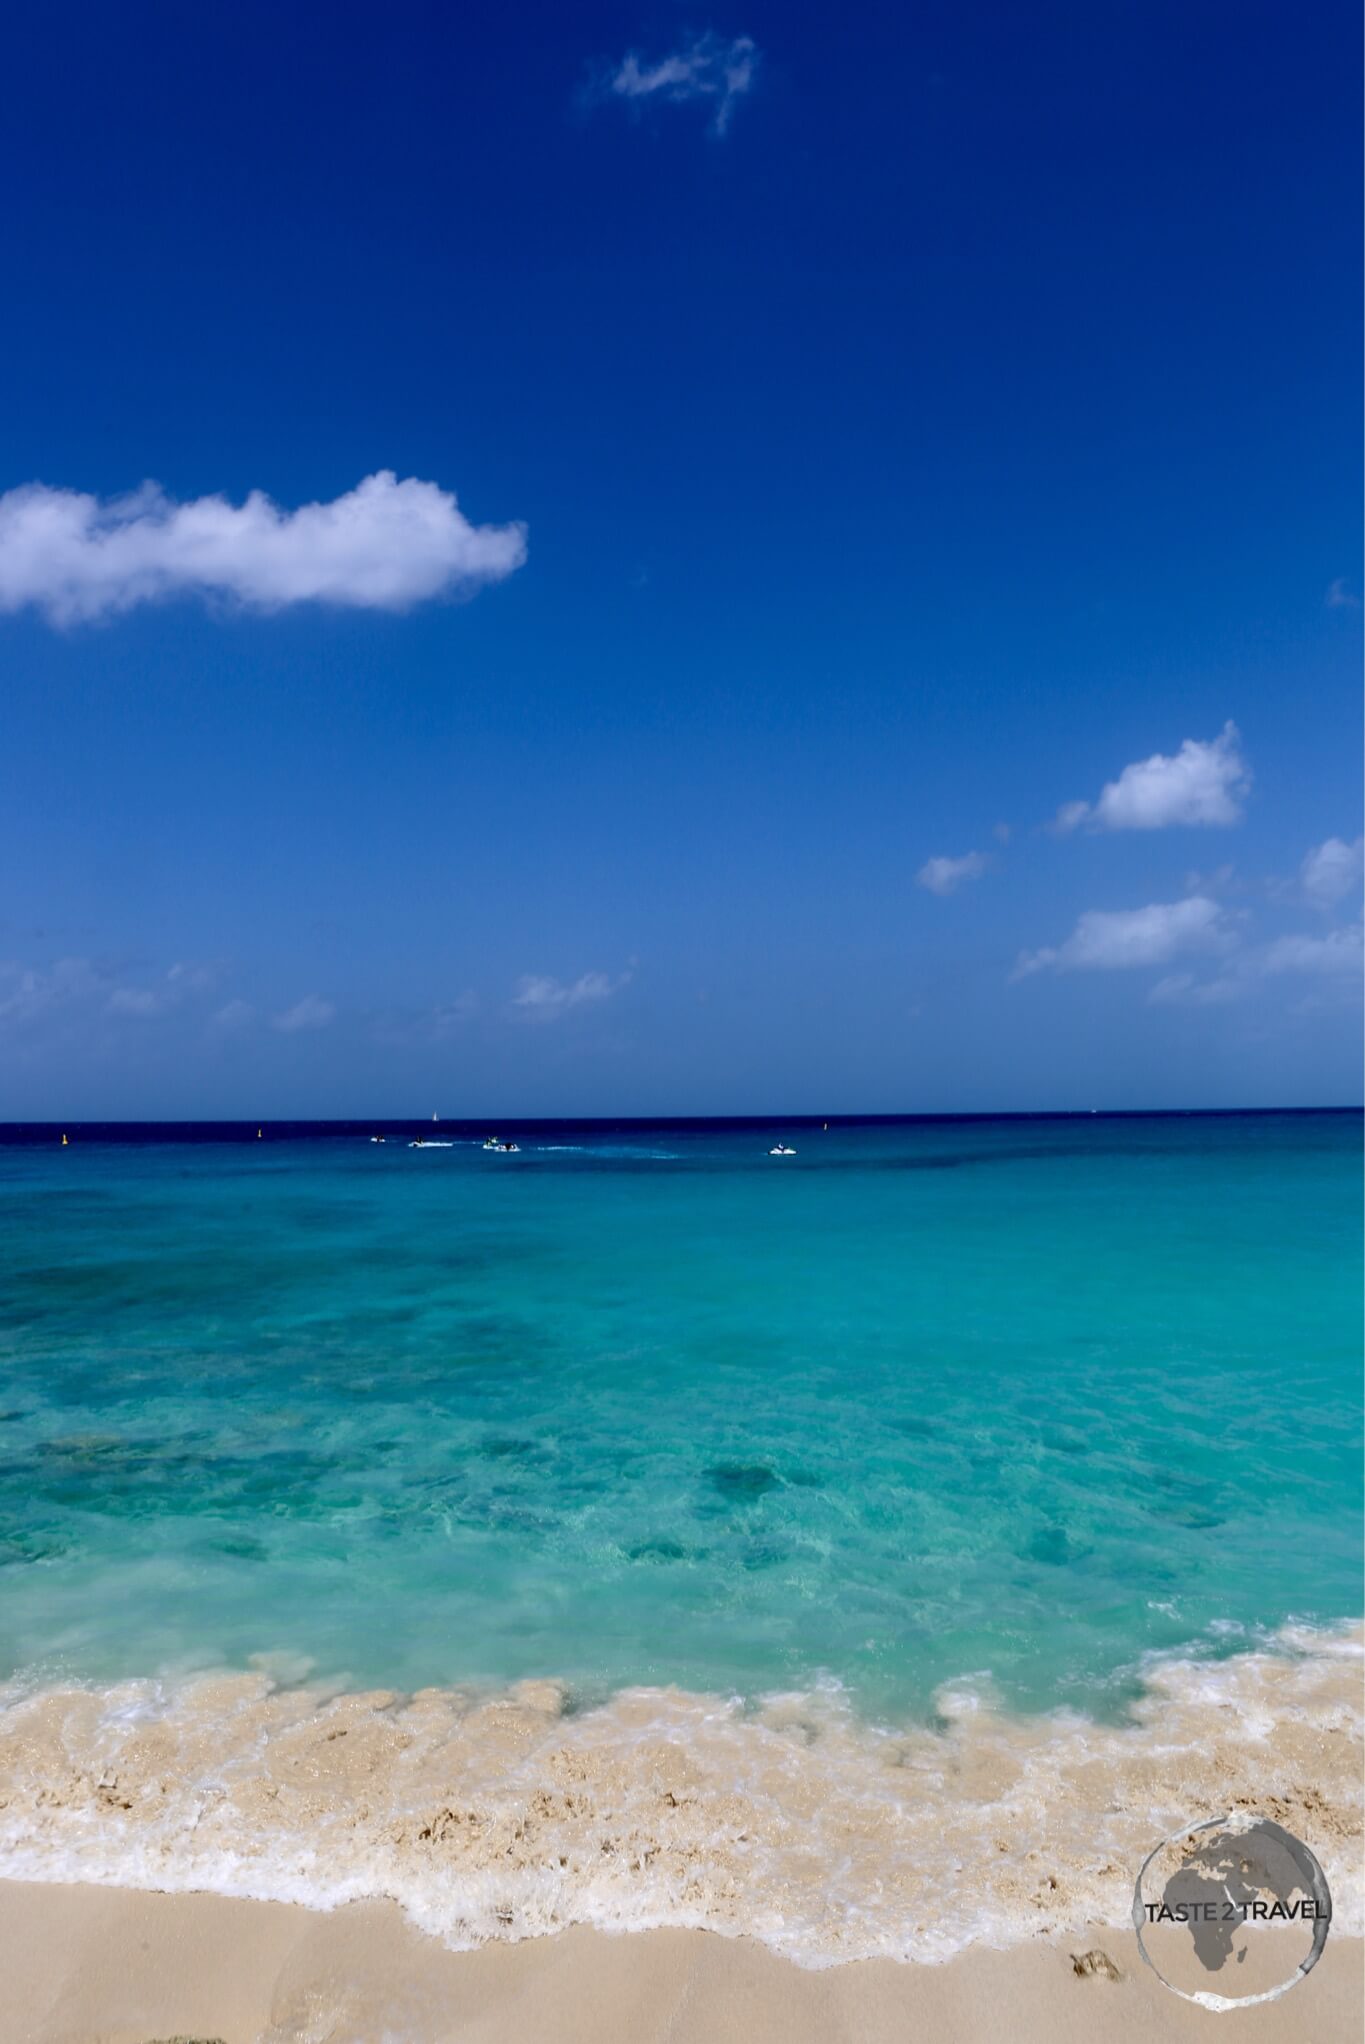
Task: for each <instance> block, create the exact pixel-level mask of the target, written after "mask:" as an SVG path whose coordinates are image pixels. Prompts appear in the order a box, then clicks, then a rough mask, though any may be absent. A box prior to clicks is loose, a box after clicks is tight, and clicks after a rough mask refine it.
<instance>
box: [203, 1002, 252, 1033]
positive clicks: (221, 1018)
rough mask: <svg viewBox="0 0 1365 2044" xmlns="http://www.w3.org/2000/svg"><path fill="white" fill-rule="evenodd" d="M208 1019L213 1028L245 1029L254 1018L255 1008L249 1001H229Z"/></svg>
mask: <svg viewBox="0 0 1365 2044" xmlns="http://www.w3.org/2000/svg"><path fill="white" fill-rule="evenodd" d="M209 1019H210V1021H211V1023H212V1025H213V1027H214V1028H215V1029H245V1028H247V1027H248V1026H249V1025H250V1024H251V1023H252V1022H254V1021H255V1020H256V1010H255V1009H254V1008H253V1007H252V1005H251V1003H250V1001H229V1002H228V1003H227V1004H226V1006H225V1007H222V1008H219V1010H218V1011H217V1013H216V1014H215V1015H212V1016H211V1017H210V1018H209Z"/></svg>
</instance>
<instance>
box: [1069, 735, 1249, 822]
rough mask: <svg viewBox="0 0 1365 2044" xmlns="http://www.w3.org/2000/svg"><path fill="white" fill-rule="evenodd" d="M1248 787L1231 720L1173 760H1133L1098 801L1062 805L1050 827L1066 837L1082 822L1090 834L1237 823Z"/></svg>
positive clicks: (1186, 745)
mask: <svg viewBox="0 0 1365 2044" xmlns="http://www.w3.org/2000/svg"><path fill="white" fill-rule="evenodd" d="M1250 785H1251V770H1250V768H1249V767H1248V766H1247V763H1246V761H1245V759H1244V758H1243V757H1242V754H1241V751H1240V741H1239V737H1238V732H1237V726H1236V725H1235V724H1233V723H1230V722H1229V723H1227V724H1225V725H1224V726H1223V728H1222V730H1221V731H1220V732H1219V734H1218V736H1217V737H1216V738H1212V739H1209V740H1208V741H1207V742H1205V741H1203V740H1201V739H1198V738H1187V739H1186V740H1185V742H1184V744H1183V745H1182V746H1181V748H1180V750H1179V752H1177V753H1175V754H1174V755H1172V756H1170V757H1168V756H1167V755H1166V754H1165V753H1161V752H1154V753H1153V754H1152V757H1151V758H1150V759H1142V760H1135V761H1134V762H1133V763H1132V765H1131V766H1126V767H1125V768H1124V769H1123V772H1122V773H1121V774H1120V775H1119V777H1118V779H1117V780H1116V781H1110V782H1109V783H1108V784H1107V785H1106V786H1105V788H1104V789H1103V790H1102V791H1101V793H1100V796H1099V799H1098V801H1096V802H1094V803H1093V804H1092V803H1089V802H1067V803H1064V804H1063V806H1062V808H1061V809H1059V810H1058V812H1057V815H1056V819H1055V821H1054V823H1053V826H1052V827H1053V829H1054V830H1055V831H1059V832H1061V833H1062V834H1063V835H1065V833H1067V832H1068V831H1073V830H1077V829H1079V827H1080V826H1081V825H1082V824H1085V825H1086V826H1087V828H1088V829H1090V830H1166V829H1168V828H1169V827H1170V826H1171V825H1172V824H1180V823H1184V824H1228V823H1236V822H1237V820H1238V818H1239V817H1240V816H1241V814H1242V808H1241V805H1242V800H1243V798H1244V797H1245V795H1246V792H1247V789H1248V788H1249V787H1250Z"/></svg>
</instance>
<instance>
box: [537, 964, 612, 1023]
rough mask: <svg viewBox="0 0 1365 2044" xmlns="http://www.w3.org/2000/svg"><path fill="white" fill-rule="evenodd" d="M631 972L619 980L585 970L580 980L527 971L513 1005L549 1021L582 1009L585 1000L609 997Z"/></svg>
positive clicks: (539, 1018) (541, 1019)
mask: <svg viewBox="0 0 1365 2044" xmlns="http://www.w3.org/2000/svg"><path fill="white" fill-rule="evenodd" d="M629 978H630V974H629V973H628V972H624V973H622V975H621V977H620V978H619V979H609V978H608V976H607V974H606V973H605V972H585V973H582V974H581V975H580V976H579V977H578V978H577V979H575V980H570V981H568V982H565V981H564V980H559V979H550V978H549V977H548V976H547V975H544V974H537V973H527V974H526V975H525V976H524V977H523V978H522V979H521V980H519V981H518V983H517V991H516V993H515V994H514V995H513V996H512V1006H513V1007H514V1008H520V1009H521V1010H522V1011H523V1013H524V1014H526V1015H528V1016H531V1017H533V1018H534V1019H535V1020H537V1021H542V1022H549V1021H553V1020H555V1019H556V1018H557V1017H558V1016H560V1015H564V1014H567V1013H568V1011H569V1009H570V1008H580V1007H582V1006H583V1005H584V1003H585V1002H592V1001H605V1000H609V999H610V997H611V996H612V994H614V993H617V992H618V991H619V990H620V989H621V988H622V987H623V986H625V984H626V982H627V981H628V980H629Z"/></svg>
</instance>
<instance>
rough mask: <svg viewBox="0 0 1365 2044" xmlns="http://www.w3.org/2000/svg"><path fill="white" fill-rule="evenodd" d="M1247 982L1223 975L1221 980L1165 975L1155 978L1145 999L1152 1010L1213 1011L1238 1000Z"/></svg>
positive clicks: (1176, 974)
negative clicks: (1206, 1009) (1156, 1008)
mask: <svg viewBox="0 0 1365 2044" xmlns="http://www.w3.org/2000/svg"><path fill="white" fill-rule="evenodd" d="M1246 988H1247V981H1246V980H1245V979H1244V978H1235V977H1233V976H1232V975H1231V974H1226V973H1225V974H1224V976H1223V977H1222V978H1221V979H1207V980H1197V979H1196V978H1195V976H1194V974H1193V973H1192V972H1172V973H1168V974H1167V976H1166V977H1165V979H1159V980H1158V981H1157V983H1156V985H1155V986H1154V987H1153V988H1152V991H1151V992H1150V993H1149V994H1148V996H1147V999H1148V1000H1149V1001H1150V1002H1151V1003H1152V1004H1153V1006H1155V1007H1167V1008H1175V1007H1186V1008H1214V1007H1222V1006H1224V1005H1225V1004H1226V1003H1227V1002H1228V1001H1239V1000H1240V999H1241V998H1242V995H1243V994H1244V993H1245V992H1246Z"/></svg>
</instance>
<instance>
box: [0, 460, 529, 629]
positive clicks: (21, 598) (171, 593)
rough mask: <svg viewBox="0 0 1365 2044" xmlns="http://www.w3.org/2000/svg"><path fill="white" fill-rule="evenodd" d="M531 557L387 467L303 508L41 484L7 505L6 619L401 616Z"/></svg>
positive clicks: (0, 603)
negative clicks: (213, 605) (333, 609)
mask: <svg viewBox="0 0 1365 2044" xmlns="http://www.w3.org/2000/svg"><path fill="white" fill-rule="evenodd" d="M525 558H526V529H525V527H524V526H522V525H471V524H470V522H469V520H468V519H467V518H466V517H465V516H464V514H463V512H462V511H461V510H460V508H459V505H458V504H457V503H456V501H455V498H454V496H453V495H452V493H451V492H450V491H449V490H442V489H440V488H438V487H437V485H436V484H435V483H424V482H419V481H418V480H417V479H416V478H415V477H408V478H407V479H406V480H404V481H402V482H400V481H399V480H398V478H397V476H396V475H394V473H393V472H392V470H388V469H385V470H381V471H380V472H379V473H378V474H376V475H372V476H367V477H366V478H365V480H364V481H363V482H362V483H359V484H357V486H356V487H355V489H353V490H349V491H348V492H347V493H346V494H345V495H344V496H341V497H336V498H333V499H332V501H331V502H330V503H326V504H304V505H301V506H300V507H299V508H298V510H296V511H284V510H281V509H280V507H279V506H278V505H277V504H275V503H273V502H272V501H271V499H270V498H269V497H267V496H266V495H265V494H264V492H262V491H260V490H253V491H252V492H251V494H250V496H249V497H248V498H247V499H246V501H245V503H243V504H231V503H229V502H228V500H227V498H226V497H196V498H194V499H193V500H192V501H190V502H187V503H177V502H176V501H175V500H174V499H173V498H171V497H168V496H167V495H166V493H165V492H164V490H162V489H161V488H160V487H159V486H158V485H157V484H155V483H145V484H144V485H143V487H142V488H141V489H140V490H138V491H136V492H134V494H133V495H131V496H127V497H114V498H106V499H103V500H101V499H100V498H98V497H94V496H90V495H87V494H86V493H85V492H83V491H80V490H62V489H49V488H48V487H47V485H46V484H43V483H26V484H24V485H23V486H22V487H21V488H19V489H15V490H9V491H6V492H5V494H4V495H3V496H0V611H18V610H23V609H25V608H28V607H32V608H34V609H36V610H38V611H40V612H41V613H42V614H43V615H44V616H45V617H46V618H47V619H48V620H49V621H50V622H51V623H53V624H57V625H70V624H76V623H81V622H84V621H88V620H91V619H95V618H102V617H108V616H111V615H113V614H114V613H117V612H120V611H126V610H131V609H133V608H134V606H135V605H137V604H140V603H157V602H165V601H168V600H170V599H171V598H174V597H187V596H189V597H199V598H203V599H209V600H213V599H218V600H227V601H229V602H235V603H238V604H241V605H242V606H244V607H245V608H248V609H253V610H261V611H275V610H282V609H284V608H286V607H287V606H288V605H290V604H296V603H323V604H335V605H338V606H343V607H345V608H348V609H359V610H395V611H397V610H407V609H410V608H411V606H412V605H413V604H415V603H421V602H423V601H425V600H427V599H428V598H431V597H436V596H467V595H471V594H473V592H474V591H475V590H477V589H480V588H482V587H483V586H484V585H486V584H487V583H490V582H500V581H502V580H503V578H504V577H505V576H507V575H510V574H512V572H513V571H514V570H515V569H517V568H519V567H520V566H521V564H522V562H523V561H524V560H525Z"/></svg>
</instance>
